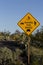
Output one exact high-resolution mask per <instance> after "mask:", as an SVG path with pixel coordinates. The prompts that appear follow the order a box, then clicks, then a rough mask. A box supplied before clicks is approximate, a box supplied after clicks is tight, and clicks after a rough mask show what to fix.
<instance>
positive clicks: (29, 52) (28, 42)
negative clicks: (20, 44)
mask: <svg viewBox="0 0 43 65" xmlns="http://www.w3.org/2000/svg"><path fill="white" fill-rule="evenodd" d="M27 44H28V65H30V54H31V51H30V37H29V39H28V41H27Z"/></svg>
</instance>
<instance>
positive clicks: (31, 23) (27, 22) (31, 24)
mask: <svg viewBox="0 0 43 65" xmlns="http://www.w3.org/2000/svg"><path fill="white" fill-rule="evenodd" d="M17 24H18V26H19V27H20V28H21V29H22V30H23V31H24V32H25V33H26V34H28V35H30V34H31V33H32V32H33V31H34V30H35V29H36V28H37V27H38V26H39V25H40V23H39V22H38V21H37V20H36V19H35V18H34V17H33V16H32V15H31V14H30V13H27V14H26V15H25V16H24V17H23V18H22V19H21V20H20V21H19V22H18V23H17Z"/></svg>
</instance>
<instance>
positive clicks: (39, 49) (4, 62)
mask: <svg viewBox="0 0 43 65" xmlns="http://www.w3.org/2000/svg"><path fill="white" fill-rule="evenodd" d="M28 38H29V36H28V35H26V34H25V33H24V32H20V31H19V30H16V31H15V32H14V33H12V34H11V33H10V32H9V31H6V32H5V31H4V32H0V41H13V42H16V43H17V44H16V46H17V47H15V46H14V44H15V43H12V45H11V46H10V45H9V44H7V46H6V45H3V44H2V43H0V65H28V54H27V50H28V49H27V47H28V44H27V42H28ZM30 38H31V41H30V49H31V56H30V58H31V59H30V65H43V26H42V27H41V28H40V29H38V30H37V31H36V32H35V33H33V34H31V35H30Z"/></svg>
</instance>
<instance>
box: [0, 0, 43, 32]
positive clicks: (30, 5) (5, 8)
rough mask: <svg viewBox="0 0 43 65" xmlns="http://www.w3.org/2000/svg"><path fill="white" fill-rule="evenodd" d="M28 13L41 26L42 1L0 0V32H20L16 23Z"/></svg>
mask: <svg viewBox="0 0 43 65" xmlns="http://www.w3.org/2000/svg"><path fill="white" fill-rule="evenodd" d="M27 12H30V13H31V14H32V15H33V16H34V17H35V18H36V19H37V20H38V21H39V22H40V26H39V27H38V28H40V27H41V26H43V0H0V31H4V30H7V31H8V30H9V31H10V32H12V33H13V32H15V30H17V29H18V30H20V31H22V30H21V29H20V28H19V26H17V22H18V21H19V20H20V19H21V18H22V17H23V16H24V15H25V14H26V13H27Z"/></svg>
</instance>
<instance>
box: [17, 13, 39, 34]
mask: <svg viewBox="0 0 43 65" xmlns="http://www.w3.org/2000/svg"><path fill="white" fill-rule="evenodd" d="M27 14H30V13H29V12H28V13H27ZM27 14H26V15H27ZM26 15H25V16H26ZM30 15H31V14H30ZM25 16H24V17H23V18H21V19H20V20H19V22H20V21H21V20H22V19H24V18H25ZM31 16H32V17H33V18H34V19H35V20H36V21H37V22H38V20H37V19H36V18H35V17H34V16H33V15H31ZM19 22H18V23H17V25H18V26H19ZM38 23H39V22H38ZM39 25H40V23H39V24H38V26H39ZM38 26H37V27H38ZM19 27H20V26H19ZM37 27H36V28H37ZM20 28H21V29H22V30H23V28H22V27H20ZM36 28H35V29H36ZM35 29H34V30H35ZM34 30H33V31H34ZM23 31H24V30H23ZM33 31H32V32H33ZM24 32H25V31H24ZM32 32H31V33H32ZM25 33H26V32H25ZM31 33H30V34H31ZM26 34H27V33H26ZM30 34H29V35H30ZM27 35H28V34H27Z"/></svg>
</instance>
